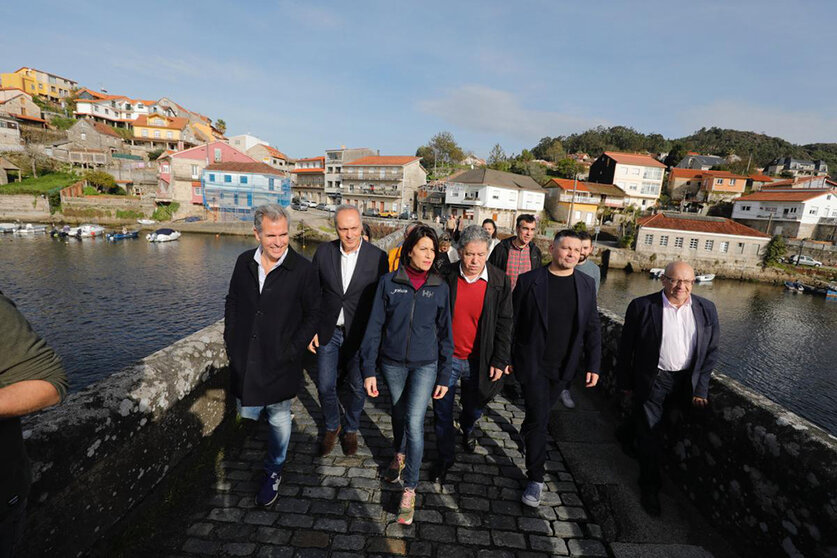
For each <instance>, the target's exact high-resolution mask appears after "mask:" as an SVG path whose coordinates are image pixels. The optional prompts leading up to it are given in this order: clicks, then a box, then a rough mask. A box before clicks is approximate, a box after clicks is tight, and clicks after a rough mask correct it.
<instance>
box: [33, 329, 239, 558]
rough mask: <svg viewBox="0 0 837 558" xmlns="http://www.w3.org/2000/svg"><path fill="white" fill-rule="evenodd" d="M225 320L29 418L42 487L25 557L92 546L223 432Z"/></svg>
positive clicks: (227, 408) (37, 483)
mask: <svg viewBox="0 0 837 558" xmlns="http://www.w3.org/2000/svg"><path fill="white" fill-rule="evenodd" d="M222 333H223V321H221V322H218V323H216V324H214V325H211V326H209V327H207V328H205V329H203V330H201V331H199V332H197V333H194V334H192V335H190V336H188V337H186V338H185V339H182V340H180V341H178V342H176V343H174V344H173V345H171V346H169V347H167V348H165V349H163V350H161V351H158V352H156V353H154V354H152V355H151V356H149V357H147V358H145V359H143V360H142V361H140V362H139V363H137V364H136V365H135V366H133V367H131V368H128V369H126V370H124V371H122V372H118V373H116V374H114V375H112V376H110V377H108V378H106V379H104V380H102V381H100V382H97V383H95V384H93V385H92V386H90V387H88V388H87V389H85V390H83V391H81V392H78V393H74V394H71V395H70V396H69V397H68V398H67V400H66V401H65V402H64V404H63V405H61V406H59V407H54V408H52V409H49V410H47V411H45V412H42V413H39V414H37V415H34V416H32V417H28V418H27V419H26V420H25V421H24V437H25V438H26V447H27V451H28V452H29V456H30V459H31V461H32V471H33V480H34V483H33V486H32V493H31V495H30V498H29V518H28V526H27V531H26V537H25V543H24V544H25V546H24V548H23V549H22V551H21V556H46V555H49V554H55V555H56V556H74V555H77V554H83V553H84V552H85V550H86V549H88V548H89V547H90V546H91V545H92V544H93V543H94V542H95V541H96V540H97V539H98V538H99V537H100V536H102V534H103V533H105V532H106V531H107V529H108V528H109V527H111V526H112V525H114V524H115V523H116V522H117V521H119V519H120V518H122V517H124V516H125V514H126V513H128V511H130V510H131V508H133V507H134V506H135V505H136V504H137V503H138V502H139V501H141V500H142V499H143V498H144V497H145V496H146V495H148V494H149V493H150V492H151V490H152V489H153V488H154V487H155V486H156V485H157V484H158V483H159V482H160V481H161V480H162V479H163V478H164V477H165V475H166V473H167V472H168V471H169V470H170V469H172V468H173V467H174V466H175V465H176V464H178V463H179V462H180V461H181V460H182V459H183V458H184V457H185V456H186V455H187V454H188V453H189V452H190V450H191V449H192V448H193V447H195V446H196V445H198V444H201V443H202V440H203V439H204V438H206V437H208V436H210V435H212V433H213V432H214V431H215V429H216V428H217V427H218V426H219V425H220V424H221V423H222V421H223V419H224V417H225V416H229V414H230V412H231V411H232V409H233V407H234V404H233V402H232V401H231V400H230V399H229V398H228V396H227V392H226V389H225V388H226V384H227V381H228V371H227V369H226V368H225V366H226V364H227V357H226V351H225V350H224V344H223V339H222Z"/></svg>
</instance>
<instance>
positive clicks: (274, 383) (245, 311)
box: [224, 204, 320, 507]
mask: <svg viewBox="0 0 837 558" xmlns="http://www.w3.org/2000/svg"><path fill="white" fill-rule="evenodd" d="M289 228H290V217H289V216H288V213H287V212H286V211H285V209H284V208H283V207H282V206H280V205H277V204H268V205H262V206H259V207H257V208H256V211H255V215H254V219H253V233H254V234H255V236H256V240H257V241H258V242H259V245H258V247H256V248H254V249H252V250H247V251H246V252H244V253H243V254H241V255H240V256H239V257H238V261H236V263H235V269H234V271H233V274H232V279H231V280H230V289H229V293H228V294H227V299H226V305H225V308H224V343H225V345H226V347H227V355H228V356H229V359H230V383H231V388H230V389H231V391H232V393H233V395H235V397H236V403H237V407H238V411H239V415H240V416H241V417H242V418H244V419H250V420H258V419H259V417H260V416H261V415H262V414H264V415H265V416H266V417H267V422H268V424H269V425H270V430H269V434H268V442H267V459H266V460H265V464H264V469H265V479H264V482H263V483H262V485H261V488H260V489H259V492H258V494H257V495H256V505H258V506H264V507H267V506H270V505H272V504H273V502H275V501H276V497H277V496H278V495H279V482H280V481H281V478H282V467H283V466H284V463H285V456H286V453H287V450H288V443H289V442H290V439H291V402H292V401H293V398H294V397H296V394H297V391H299V387H300V385H301V384H302V356H303V354H304V351H305V347H306V346H307V345H308V342H309V341H310V340H311V338H312V337H313V336H314V331H315V329H316V320H317V307H318V304H319V299H320V289H319V279H318V277H317V272H316V270H315V269H314V266H313V265H312V264H311V262H309V261H308V260H306V259H305V258H304V257H302V256H301V255H299V254H298V253H297V252H296V251H294V249H293V248H291V247H290V246H289V241H290V238H289V234H288V231H289Z"/></svg>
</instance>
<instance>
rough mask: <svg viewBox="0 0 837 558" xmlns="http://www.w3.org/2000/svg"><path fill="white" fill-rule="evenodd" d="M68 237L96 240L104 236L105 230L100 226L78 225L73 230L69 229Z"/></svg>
mask: <svg viewBox="0 0 837 558" xmlns="http://www.w3.org/2000/svg"><path fill="white" fill-rule="evenodd" d="M69 234H70V236H77V237H79V238H98V237H102V236H105V228H104V227H103V226H102V225H94V224H91V223H87V224H84V225H79V226H78V227H76V228H75V229H70V233H69Z"/></svg>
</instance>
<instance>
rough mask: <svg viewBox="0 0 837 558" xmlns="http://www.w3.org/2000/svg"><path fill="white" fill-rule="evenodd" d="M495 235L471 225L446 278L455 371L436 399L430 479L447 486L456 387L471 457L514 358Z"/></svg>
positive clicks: (506, 292)
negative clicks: (494, 261)
mask: <svg viewBox="0 0 837 558" xmlns="http://www.w3.org/2000/svg"><path fill="white" fill-rule="evenodd" d="M490 243H491V236H490V235H489V234H488V233H487V232H485V231H484V230H483V229H482V227H479V226H477V225H471V226H469V227H467V228H466V229H465V230H464V231H462V235H461V236H460V238H459V262H457V263H456V264H453V265H451V266H450V267H449V269H448V270H447V271H446V272H445V274H444V275H443V277H444V279H445V281H447V283H448V288H449V289H450V306H451V313H452V327H453V372H452V374H451V377H450V382H449V384H448V385H449V389H448V392H447V393H446V394H445V396H444V397H443V398H442V399H435V400H433V416H434V421H435V425H436V446H437V448H438V452H439V456H438V460H437V461H436V463H435V464H434V466H433V468H432V469H431V472H430V478H431V479H432V480H435V481H438V482H439V484H444V481H445V476H446V475H447V471H448V469H449V468H450V467H451V465H453V462H454V448H455V446H456V443H455V434H454V428H453V407H454V397H455V396H456V383H457V381H458V380H461V381H462V395H461V397H460V404H461V406H462V407H461V411H460V413H459V427H460V428H461V430H462V445H463V447H464V449H465V451H467V452H468V453H473V452H474V449H475V446H476V440H475V439H474V438H473V437H472V432H473V429H474V425H475V424H476V422H477V421H478V420H479V418H480V417H481V416H482V413H483V409H484V408H485V405H486V404H487V403H488V401H490V400H491V398H492V397H494V395H495V394H496V393H497V391H499V388H500V386H501V383H502V382H500V381H499V380H500V379H501V378H502V377H503V375H504V373H506V374H507V373H508V365H509V362H510V357H511V329H512V318H513V310H512V297H511V285H510V284H509V279H508V277H506V276H505V274H504V273H503V272H502V271H501V270H499V269H497V268H496V267H494V266H493V265H490V264H487V263H486V259H487V258H488V247H489V244H490Z"/></svg>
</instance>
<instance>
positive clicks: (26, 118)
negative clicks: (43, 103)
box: [9, 112, 46, 124]
mask: <svg viewBox="0 0 837 558" xmlns="http://www.w3.org/2000/svg"><path fill="white" fill-rule="evenodd" d="M9 116H11V117H12V118H18V119H20V120H31V121H33V122H43V123H44V124H46V120H44V119H43V118H35V117H34V116H27V115H25V114H14V113H11V112H10V113H9Z"/></svg>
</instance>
